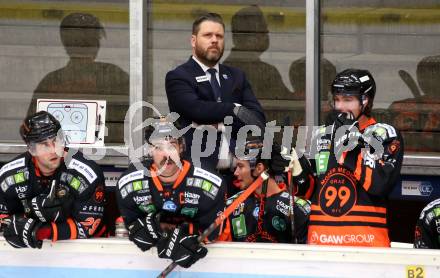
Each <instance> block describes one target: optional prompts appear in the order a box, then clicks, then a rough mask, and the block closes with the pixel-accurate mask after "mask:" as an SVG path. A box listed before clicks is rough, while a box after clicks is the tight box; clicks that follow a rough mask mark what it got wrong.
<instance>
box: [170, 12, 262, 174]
mask: <svg viewBox="0 0 440 278" xmlns="http://www.w3.org/2000/svg"><path fill="white" fill-rule="evenodd" d="M224 33H225V28H224V23H223V20H222V18H221V16H220V15H218V14H215V13H209V14H206V15H203V16H201V17H199V18H198V19H197V20H195V21H194V23H193V30H192V37H191V45H192V56H191V58H190V59H189V60H188V61H187V62H186V63H184V64H182V65H180V66H178V67H177V68H176V69H174V70H172V71H170V72H168V74H167V76H166V82H165V85H166V93H167V97H168V105H169V108H170V111H171V112H177V113H178V114H179V115H180V118H179V121H180V124H181V125H182V126H187V125H192V126H193V128H192V129H190V131H188V132H187V133H186V134H185V139H186V144H187V154H191V146H192V142H193V134H194V128H196V127H200V126H201V125H210V126H212V127H214V128H216V130H217V141H216V144H215V150H214V152H213V153H212V154H211V155H209V156H208V157H202V158H201V163H202V167H217V168H223V167H225V166H227V165H225V164H224V163H223V164H224V165H223V167H222V166H221V165H219V149H220V145H221V144H220V143H221V137H222V136H221V134H222V131H223V130H224V127H225V126H224V125H223V121H224V119H225V117H226V116H232V117H233V124H232V127H233V129H232V140H231V141H230V142H231V144H230V145H229V149H230V150H231V151H234V150H233V147H234V139H235V136H236V135H237V132H238V129H239V128H240V127H241V126H243V125H245V124H251V122H252V121H251V120H252V118H253V119H255V120H256V121H258V122H260V123H265V116H264V112H263V109H262V107H261V105H260V103H259V102H258V101H257V99H256V98H255V96H254V93H253V92H252V89H251V86H250V84H249V82H248V81H247V79H246V76H245V75H244V73H243V72H242V71H241V70H239V69H237V68H233V67H230V66H226V65H222V64H219V60H220V58H221V57H222V55H223V50H224ZM240 115H247V116H246V117H241V116H240ZM249 115H250V116H251V117H250V118H251V119H249ZM244 118H247V119H248V120H246V119H245V120H244ZM249 120H250V121H249ZM227 124H229V123H227ZM205 144H206V138H205V140H204V142H203V144H202V150H204V147H205ZM194 147H197V148H200V146H194ZM223 151H224V147H222V152H223ZM223 157H224V156H223V155H222V156H221V158H223ZM222 160H224V159H222ZM220 164H222V161H220Z"/></svg>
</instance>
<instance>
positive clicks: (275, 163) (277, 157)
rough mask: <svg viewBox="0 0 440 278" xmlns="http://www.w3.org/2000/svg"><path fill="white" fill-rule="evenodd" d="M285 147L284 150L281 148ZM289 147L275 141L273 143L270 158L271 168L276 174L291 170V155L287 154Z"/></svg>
mask: <svg viewBox="0 0 440 278" xmlns="http://www.w3.org/2000/svg"><path fill="white" fill-rule="evenodd" d="M281 149H283V150H281ZM286 150H287V149H286V148H285V147H282V146H280V145H278V144H277V143H274V144H273V145H272V157H271V159H270V169H271V170H272V172H273V174H274V175H281V174H283V173H285V172H287V171H288V170H289V168H288V167H289V162H290V160H289V157H288V156H285V153H287V152H288V151H286Z"/></svg>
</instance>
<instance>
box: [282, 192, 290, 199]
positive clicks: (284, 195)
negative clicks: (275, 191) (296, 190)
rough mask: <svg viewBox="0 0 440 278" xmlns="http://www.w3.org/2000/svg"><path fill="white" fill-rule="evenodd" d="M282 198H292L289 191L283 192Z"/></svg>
mask: <svg viewBox="0 0 440 278" xmlns="http://www.w3.org/2000/svg"><path fill="white" fill-rule="evenodd" d="M280 197H281V198H290V194H289V193H288V192H283V193H281V195H280Z"/></svg>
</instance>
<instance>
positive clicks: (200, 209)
mask: <svg viewBox="0 0 440 278" xmlns="http://www.w3.org/2000/svg"><path fill="white" fill-rule="evenodd" d="M175 130H177V129H176V127H175V126H174V125H173V123H171V122H169V121H168V120H167V119H165V118H161V119H158V120H157V121H155V122H154V123H153V125H152V126H149V127H148V128H147V130H146V132H145V138H146V140H147V143H148V144H149V148H148V154H147V157H146V159H145V160H144V161H143V162H142V164H141V165H135V164H131V165H130V166H129V168H128V170H127V171H126V172H125V173H123V174H122V176H121V177H120V179H119V181H118V191H117V193H116V194H117V199H118V204H119V208H120V211H121V214H122V217H123V219H124V222H125V225H126V226H127V229H128V231H129V239H130V240H131V241H132V242H133V243H134V244H136V245H137V246H138V247H139V248H140V249H141V250H142V251H146V250H148V249H150V248H151V247H153V246H156V247H157V251H158V255H159V257H160V258H168V259H172V260H173V261H174V262H176V263H177V264H178V265H180V266H182V267H190V266H191V265H192V264H194V263H195V262H196V261H197V260H199V259H201V258H203V257H205V255H206V253H207V249H206V248H205V247H203V245H201V244H200V243H199V242H198V240H197V237H198V235H199V234H200V233H201V232H202V231H203V230H205V229H206V228H208V226H209V225H210V224H211V223H212V222H213V221H214V220H215V218H216V217H217V214H218V213H220V212H221V211H223V209H224V205H225V194H226V192H225V185H224V184H223V181H222V179H221V178H220V177H218V176H217V175H216V174H214V172H212V171H208V170H205V169H201V168H198V167H194V166H193V165H192V164H191V163H190V162H188V161H186V160H183V159H181V154H182V153H183V151H184V148H185V142H184V139H183V138H182V137H177V136H176V133H174V131H175ZM218 235H219V232H214V233H212V234H211V236H210V237H209V240H211V241H212V240H215V239H216V238H217V237H218Z"/></svg>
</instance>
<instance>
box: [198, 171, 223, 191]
mask: <svg viewBox="0 0 440 278" xmlns="http://www.w3.org/2000/svg"><path fill="white" fill-rule="evenodd" d="M194 176H197V177H201V178H204V179H206V180H209V181H210V182H212V183H214V184H216V185H217V186H220V185H221V184H222V179H221V178H220V177H219V176H217V175H215V174H213V173H211V172H209V171H206V170H203V169H202V168H199V167H194Z"/></svg>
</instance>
